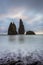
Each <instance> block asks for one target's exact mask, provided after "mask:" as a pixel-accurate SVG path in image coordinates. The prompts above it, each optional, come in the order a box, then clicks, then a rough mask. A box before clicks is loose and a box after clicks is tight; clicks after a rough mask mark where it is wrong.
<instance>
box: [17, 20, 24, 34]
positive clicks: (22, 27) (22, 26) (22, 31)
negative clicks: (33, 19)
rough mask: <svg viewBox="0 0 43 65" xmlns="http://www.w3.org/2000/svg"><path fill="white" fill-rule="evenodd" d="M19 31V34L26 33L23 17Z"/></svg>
mask: <svg viewBox="0 0 43 65" xmlns="http://www.w3.org/2000/svg"><path fill="white" fill-rule="evenodd" d="M18 33H19V34H24V33H25V28H24V25H23V21H22V19H20V23H19V29H18Z"/></svg>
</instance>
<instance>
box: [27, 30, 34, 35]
mask: <svg viewBox="0 0 43 65" xmlns="http://www.w3.org/2000/svg"><path fill="white" fill-rule="evenodd" d="M26 35H35V33H34V32H33V31H27V32H26Z"/></svg>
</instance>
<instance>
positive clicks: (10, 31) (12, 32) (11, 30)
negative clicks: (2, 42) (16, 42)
mask: <svg viewBox="0 0 43 65" xmlns="http://www.w3.org/2000/svg"><path fill="white" fill-rule="evenodd" d="M16 34H17V31H16V25H15V24H14V23H12V22H11V23H10V25H9V28H8V35H16Z"/></svg>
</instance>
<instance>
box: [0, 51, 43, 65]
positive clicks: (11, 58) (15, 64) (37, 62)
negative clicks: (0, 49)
mask: <svg viewBox="0 0 43 65" xmlns="http://www.w3.org/2000/svg"><path fill="white" fill-rule="evenodd" d="M0 65H43V50H40V51H37V50H35V51H33V52H27V53H26V54H25V53H24V52H21V51H18V53H15V52H6V51H5V52H4V53H3V54H2V53H0Z"/></svg>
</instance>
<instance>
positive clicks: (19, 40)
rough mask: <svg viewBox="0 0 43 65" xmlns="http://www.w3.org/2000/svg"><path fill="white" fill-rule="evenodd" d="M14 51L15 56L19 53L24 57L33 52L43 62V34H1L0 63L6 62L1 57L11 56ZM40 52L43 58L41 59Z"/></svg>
mask: <svg viewBox="0 0 43 65" xmlns="http://www.w3.org/2000/svg"><path fill="white" fill-rule="evenodd" d="M13 53H14V54H15V57H16V56H18V54H19V53H21V55H22V56H23V57H24V56H26V55H30V54H32V53H33V54H34V57H35V58H38V59H37V60H41V61H42V62H43V35H13V36H8V35H5V36H4V35H0V63H4V62H3V61H2V60H1V58H2V59H3V58H5V57H6V55H7V56H8V55H9V56H8V57H9V58H11V57H10V54H13ZM38 54H39V55H40V56H41V58H42V59H39V57H38V56H37V55H38ZM13 58H14V57H13ZM6 59H7V57H6ZM6 62H7V61H6Z"/></svg>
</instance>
